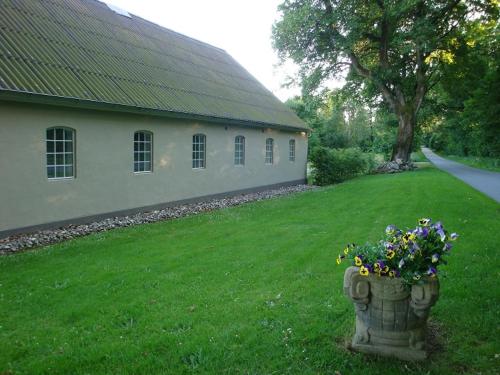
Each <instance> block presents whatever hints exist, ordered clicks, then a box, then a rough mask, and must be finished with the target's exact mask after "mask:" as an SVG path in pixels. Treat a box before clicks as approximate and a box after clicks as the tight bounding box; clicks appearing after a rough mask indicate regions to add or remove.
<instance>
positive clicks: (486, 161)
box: [439, 153, 500, 172]
mask: <svg viewBox="0 0 500 375" xmlns="http://www.w3.org/2000/svg"><path fill="white" fill-rule="evenodd" d="M439 155H440V156H442V157H443V158H446V159H450V160H453V161H456V162H458V163H462V164H465V165H468V166H471V167H474V168H481V169H486V170H488V171H493V172H500V159H495V158H485V157H479V156H456V155H444V154H441V153H440V154H439Z"/></svg>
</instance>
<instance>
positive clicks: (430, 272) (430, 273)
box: [427, 267, 438, 277]
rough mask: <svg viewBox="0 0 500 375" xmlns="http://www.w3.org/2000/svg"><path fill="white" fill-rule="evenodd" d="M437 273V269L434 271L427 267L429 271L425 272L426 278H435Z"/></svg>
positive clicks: (432, 268)
mask: <svg viewBox="0 0 500 375" xmlns="http://www.w3.org/2000/svg"><path fill="white" fill-rule="evenodd" d="M437 272H438V271H437V269H435V268H434V267H429V269H428V270H427V276H430V277H434V276H436V274H437Z"/></svg>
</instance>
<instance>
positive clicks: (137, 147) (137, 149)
mask: <svg viewBox="0 0 500 375" xmlns="http://www.w3.org/2000/svg"><path fill="white" fill-rule="evenodd" d="M134 151H135V152H137V151H139V143H136V142H134Z"/></svg>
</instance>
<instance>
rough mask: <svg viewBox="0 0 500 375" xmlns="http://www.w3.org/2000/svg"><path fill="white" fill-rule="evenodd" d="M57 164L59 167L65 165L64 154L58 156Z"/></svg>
mask: <svg viewBox="0 0 500 375" xmlns="http://www.w3.org/2000/svg"><path fill="white" fill-rule="evenodd" d="M56 164H57V165H62V164H64V154H56Z"/></svg>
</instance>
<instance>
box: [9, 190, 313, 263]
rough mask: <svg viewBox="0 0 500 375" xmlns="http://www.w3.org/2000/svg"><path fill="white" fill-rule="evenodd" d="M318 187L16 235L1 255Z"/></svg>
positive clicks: (234, 198) (188, 205) (181, 207)
mask: <svg viewBox="0 0 500 375" xmlns="http://www.w3.org/2000/svg"><path fill="white" fill-rule="evenodd" d="M315 188H316V187H315V186H309V185H295V186H289V187H281V188H277V189H272V190H265V191H261V192H256V193H248V194H240V195H236V196H233V197H228V198H220V199H212V200H208V201H203V202H198V203H191V204H182V205H178V206H173V207H166V208H164V209H161V210H155V211H148V212H140V213H137V214H134V215H129V216H117V217H112V218H108V219H103V220H100V221H95V222H92V223H88V224H80V225H74V224H69V225H67V226H63V227H60V228H57V229H50V230H41V231H37V232H33V233H21V234H15V235H12V236H10V237H6V238H3V239H0V255H5V254H9V253H14V252H17V251H21V250H24V249H29V248H34V247H39V246H45V245H50V244H55V243H58V242H62V241H66V240H70V239H72V238H76V237H82V236H86V235H88V234H91V233H97V232H104V231H108V230H111V229H114V228H122V227H128V226H132V225H138V224H144V223H154V222H157V221H163V220H170V219H176V218H180V217H185V216H190V215H197V214H199V213H202V212H207V211H213V210H217V209H221V208H226V207H232V206H238V205H240V204H244V203H248V202H255V201H261V200H265V199H271V198H275V197H280V196H284V195H288V194H293V193H298V192H302V191H307V190H311V189H315Z"/></svg>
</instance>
